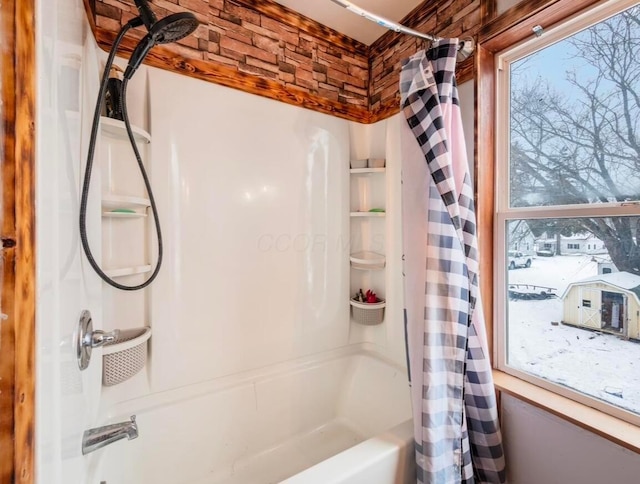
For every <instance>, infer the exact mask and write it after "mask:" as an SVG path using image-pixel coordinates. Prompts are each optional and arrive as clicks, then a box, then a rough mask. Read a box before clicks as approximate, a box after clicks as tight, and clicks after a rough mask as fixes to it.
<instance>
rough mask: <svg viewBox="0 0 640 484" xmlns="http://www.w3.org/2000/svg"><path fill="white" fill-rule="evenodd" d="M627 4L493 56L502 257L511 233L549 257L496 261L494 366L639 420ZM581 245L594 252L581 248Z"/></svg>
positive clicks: (631, 18) (639, 38)
mask: <svg viewBox="0 0 640 484" xmlns="http://www.w3.org/2000/svg"><path fill="white" fill-rule="evenodd" d="M634 3H636V2H631V1H624V0H621V1H613V2H606V5H601V6H599V7H598V8H595V9H593V10H592V11H591V12H590V13H588V14H586V15H583V16H581V17H576V18H574V19H572V20H571V21H569V22H568V23H566V24H565V25H564V26H562V27H559V28H556V29H551V30H549V31H548V32H545V33H544V35H543V36H542V37H540V38H535V39H532V40H530V41H528V42H525V43H522V44H521V45H519V46H517V47H515V48H514V49H512V50H510V51H507V52H504V53H503V54H501V55H500V56H499V58H498V59H499V60H498V66H499V72H498V103H499V107H498V116H497V118H498V119H497V136H496V140H497V143H498V155H497V160H498V166H497V174H498V175H497V190H496V197H497V199H496V224H497V232H496V234H497V236H496V240H495V244H496V247H495V250H496V254H505V252H506V251H507V248H508V247H512V246H513V244H514V243H515V242H516V240H514V237H515V236H516V235H517V236H518V237H527V238H529V237H530V238H532V239H533V240H536V241H540V242H538V244H539V245H538V246H539V247H544V249H548V250H545V251H544V252H539V253H538V254H536V258H535V259H534V260H533V263H532V264H530V265H529V266H528V267H523V268H522V269H521V270H517V271H513V270H511V271H509V270H508V266H507V265H506V263H508V261H509V259H508V257H496V261H497V264H499V267H498V272H497V278H496V292H495V294H496V321H497V322H499V323H496V325H495V333H496V356H497V364H498V367H499V369H501V370H503V371H505V372H507V373H511V374H513V375H516V376H518V377H520V378H523V379H525V380H528V381H531V382H533V383H536V384H538V385H541V386H543V387H545V388H548V389H551V390H554V391H556V392H558V393H561V394H563V395H565V396H568V397H570V398H574V399H575V400H578V401H581V402H583V403H586V404H587V405H591V406H595V407H597V408H599V409H601V410H603V411H606V412H609V413H611V414H614V415H616V416H618V417H621V418H624V419H626V420H629V421H632V422H634V423H640V373H638V371H637V369H636V368H635V365H636V364H637V361H638V359H639V358H640V345H639V344H637V341H640V321H639V320H638V318H637V317H635V316H636V314H638V311H640V245H639V244H640V216H639V215H638V214H639V213H640V210H639V208H640V207H639V205H640V176H638V173H640V143H639V140H640V56H638V55H637V53H638V52H640V5H634ZM567 239H569V240H572V242H570V243H569V242H567ZM587 239H591V240H596V241H598V244H593V249H594V250H596V249H597V248H598V247H599V246H602V248H601V249H597V250H598V252H597V254H595V253H593V254H592V255H591V254H587V253H584V252H582V253H581V252H580V247H581V244H580V243H578V242H575V240H587ZM583 247H584V245H583ZM587 247H588V249H589V250H591V244H589V245H588V246H587ZM602 264H607V267H614V269H608V270H606V269H602V273H601V274H599V265H600V266H601V265H602ZM634 340H636V342H634Z"/></svg>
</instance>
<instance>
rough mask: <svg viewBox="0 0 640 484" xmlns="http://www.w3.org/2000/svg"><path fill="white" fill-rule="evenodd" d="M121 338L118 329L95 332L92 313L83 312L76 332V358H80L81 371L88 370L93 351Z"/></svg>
mask: <svg viewBox="0 0 640 484" xmlns="http://www.w3.org/2000/svg"><path fill="white" fill-rule="evenodd" d="M118 336H120V330H119V329H116V330H113V331H110V332H105V331H101V330H99V329H97V330H95V331H94V330H93V320H92V319H91V313H90V312H89V311H87V310H84V311H82V313H81V314H80V320H79V321H78V330H77V332H76V356H77V358H78V366H79V367H80V369H81V370H86V369H87V367H88V366H89V361H91V350H92V349H93V348H98V347H99V346H104V345H106V344H109V343H113V342H114V341H116V340H117V339H118Z"/></svg>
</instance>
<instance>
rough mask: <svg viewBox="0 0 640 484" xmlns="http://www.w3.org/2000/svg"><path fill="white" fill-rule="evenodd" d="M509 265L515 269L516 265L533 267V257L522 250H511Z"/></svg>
mask: <svg viewBox="0 0 640 484" xmlns="http://www.w3.org/2000/svg"><path fill="white" fill-rule="evenodd" d="M508 255H509V259H508V264H507V265H508V267H509V269H515V268H516V267H531V257H530V256H528V255H524V254H523V253H522V252H517V251H515V250H510V251H509V254H508Z"/></svg>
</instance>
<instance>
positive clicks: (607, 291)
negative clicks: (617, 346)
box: [562, 272, 640, 340]
mask: <svg viewBox="0 0 640 484" xmlns="http://www.w3.org/2000/svg"><path fill="white" fill-rule="evenodd" d="M562 300H563V323H564V324H570V325H572V326H578V327H583V328H588V329H595V330H599V331H605V332H609V333H613V334H619V335H621V336H625V337H627V338H630V339H635V340H640V323H639V319H640V276H636V275H634V274H630V273H628V272H614V273H611V274H598V275H597V276H593V277H589V278H587V279H583V280H581V281H576V282H572V283H571V284H569V286H568V287H567V289H566V290H565V292H564V294H563V295H562Z"/></svg>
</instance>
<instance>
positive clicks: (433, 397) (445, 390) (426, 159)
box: [400, 39, 505, 484]
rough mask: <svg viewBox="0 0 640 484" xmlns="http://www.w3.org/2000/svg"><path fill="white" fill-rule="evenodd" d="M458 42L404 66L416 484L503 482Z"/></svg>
mask: <svg viewBox="0 0 640 484" xmlns="http://www.w3.org/2000/svg"><path fill="white" fill-rule="evenodd" d="M457 44H458V40H457V39H444V40H442V41H439V42H437V43H436V44H434V46H433V48H432V49H430V50H429V52H428V53H426V52H425V51H421V52H419V53H417V54H416V55H414V56H413V57H411V58H410V59H409V60H408V61H406V63H405V64H404V66H403V68H402V73H401V78H400V92H401V97H402V110H403V113H404V115H405V117H406V121H407V123H406V125H405V124H404V123H403V129H402V157H403V160H402V197H403V227H404V229H403V230H404V247H403V248H404V275H405V280H404V282H405V324H406V334H407V356H408V362H409V378H410V381H411V394H412V404H413V418H414V434H415V441H416V464H417V465H416V467H417V482H419V483H425V484H426V483H430V484H449V483H467V484H471V483H503V482H505V468H504V454H503V449H502V438H501V435H500V429H499V425H498V418H497V408H496V399H495V392H494V386H493V379H492V375H491V365H490V362H489V355H488V354H487V341H486V332H485V326H484V319H483V314H482V304H481V300H480V293H479V290H478V244H477V238H476V218H475V211H474V210H475V209H474V203H473V185H472V181H471V178H470V175H469V168H468V164H467V156H466V149H465V141H464V133H463V131H462V120H461V117H460V107H459V103H458V93H457V88H456V83H455V75H454V74H455V65H456V53H457Z"/></svg>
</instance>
